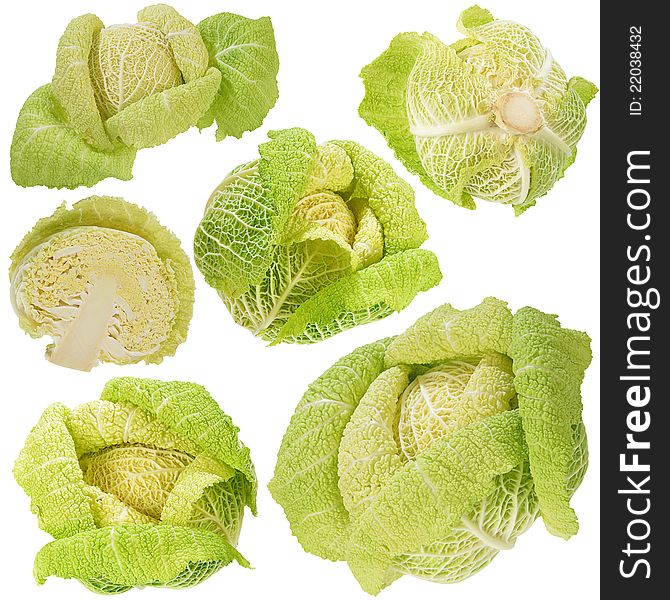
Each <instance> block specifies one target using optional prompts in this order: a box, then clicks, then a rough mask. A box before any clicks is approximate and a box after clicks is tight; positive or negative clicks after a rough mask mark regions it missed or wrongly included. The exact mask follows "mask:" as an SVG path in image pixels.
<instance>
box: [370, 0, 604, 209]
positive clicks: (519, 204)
mask: <svg viewBox="0 0 670 600" xmlns="http://www.w3.org/2000/svg"><path fill="white" fill-rule="evenodd" d="M457 27H458V30H459V31H460V32H461V33H462V34H463V35H465V36H466V37H465V39H462V40H459V41H458V42H456V43H454V44H452V45H450V46H448V45H446V44H444V43H442V42H441V41H440V40H439V39H437V38H436V37H434V36H433V35H431V34H429V33H424V34H422V35H419V34H418V33H401V34H399V35H398V36H396V37H395V38H394V39H393V41H392V42H391V45H390V46H389V48H388V49H387V50H386V51H384V52H383V53H382V54H381V55H380V56H379V57H378V58H377V59H375V60H374V61H373V62H372V63H370V64H369V65H368V66H366V67H365V68H364V69H363V70H362V71H361V77H362V78H363V82H364V84H365V98H364V99H363V101H362V103H361V105H360V107H359V113H360V115H361V117H363V119H364V120H365V121H366V122H367V123H368V124H369V125H372V126H373V127H375V128H376V129H378V130H379V131H380V132H381V133H382V135H383V136H384V137H385V138H386V141H387V142H388V144H389V146H390V147H391V148H392V149H393V150H394V152H395V154H396V156H397V157H398V159H399V160H400V161H401V162H402V163H403V164H404V165H405V166H406V167H407V168H408V169H409V170H410V171H412V172H413V173H415V174H417V175H418V176H419V177H420V179H421V181H422V182H423V183H424V184H425V185H426V186H427V187H429V188H430V189H431V190H432V191H433V192H435V193H436V194H438V195H440V196H443V197H444V198H447V199H448V200H451V201H452V202H454V203H455V204H457V205H459V206H464V207H465V208H475V203H474V201H473V198H481V199H483V200H488V201H491V202H497V203H501V204H511V205H512V206H513V207H514V211H515V213H516V214H517V215H519V214H521V213H523V212H524V211H525V210H526V209H528V208H530V207H531V206H533V205H534V204H535V202H536V200H537V199H538V198H539V197H540V196H543V195H544V194H546V193H547V192H548V191H549V190H550V189H551V188H552V187H553V185H554V183H556V181H557V180H558V179H560V178H561V177H562V176H563V174H564V172H565V170H566V169H567V168H568V167H569V166H570V165H571V164H572V163H573V162H574V160H575V156H576V153H577V142H578V141H579V139H580V138H581V136H582V133H583V132H584V128H585V126H586V106H587V105H588V103H589V102H590V101H591V100H592V99H593V97H594V96H595V95H596V93H597V88H596V86H595V85H593V84H592V83H590V82H589V81H586V80H585V79H583V78H581V77H573V78H571V79H568V78H567V77H566V75H565V73H564V71H563V69H561V67H560V65H559V64H558V63H557V62H556V60H555V59H554V57H553V55H552V53H551V52H550V51H549V50H548V49H547V48H545V47H544V46H543V45H542V44H541V42H540V40H539V39H538V38H537V37H536V36H535V35H534V34H533V33H532V32H531V31H530V30H529V29H528V28H526V27H524V26H523V25H519V24H518V23H514V22H512V21H500V20H494V18H493V16H492V15H491V13H490V12H489V11H487V10H484V9H482V8H479V7H478V6H473V7H471V8H469V9H467V10H465V11H463V13H462V14H461V16H460V19H459V21H458V24H457Z"/></svg>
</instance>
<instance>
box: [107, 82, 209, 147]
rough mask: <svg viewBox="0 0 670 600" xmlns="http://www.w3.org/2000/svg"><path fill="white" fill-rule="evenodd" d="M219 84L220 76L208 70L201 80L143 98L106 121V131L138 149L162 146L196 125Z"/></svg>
mask: <svg viewBox="0 0 670 600" xmlns="http://www.w3.org/2000/svg"><path fill="white" fill-rule="evenodd" d="M220 81H221V74H220V73H219V72H218V71H217V70H216V69H208V70H207V72H206V73H205V74H204V75H203V76H202V77H198V78H197V79H193V80H192V81H189V82H187V83H184V84H182V85H178V86H176V87H173V88H170V89H168V90H165V91H164V92H161V93H159V94H152V95H150V96H146V97H145V98H142V99H141V100H138V101H137V102H134V103H133V104H131V105H129V106H126V107H125V108H124V109H123V110H122V111H120V112H118V113H117V114H115V115H114V116H112V117H110V118H109V119H107V122H106V126H107V132H108V133H109V135H110V136H111V137H112V138H114V139H117V138H118V139H119V140H121V142H123V143H124V144H125V145H126V146H131V147H133V148H137V149H138V150H139V149H142V148H151V147H152V146H158V145H160V144H164V143H165V142H167V141H168V140H170V139H172V138H173V137H175V136H176V135H178V134H180V133H183V132H184V131H186V130H187V129H190V128H191V127H193V126H194V125H195V124H196V122H197V120H198V118H199V117H198V115H201V114H202V113H203V112H204V111H205V110H207V107H208V106H210V105H211V104H212V100H213V99H214V95H215V94H216V90H217V89H218V87H219V83H220Z"/></svg>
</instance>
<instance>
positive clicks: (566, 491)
mask: <svg viewBox="0 0 670 600" xmlns="http://www.w3.org/2000/svg"><path fill="white" fill-rule="evenodd" d="M589 346H590V338H589V337H588V336H587V335H586V334H585V333H583V332H581V331H573V330H571V329H564V328H562V327H561V326H560V324H559V323H558V321H557V320H556V317H555V316H553V315H547V314H545V313H542V312H540V311H539V310H536V309H534V308H529V307H527V308H522V309H521V310H519V311H518V312H517V313H516V314H515V315H514V321H513V334H512V343H511V345H510V350H509V355H510V356H511V357H512V360H513V361H514V375H515V378H514V385H515V388H516V390H517V395H518V398H519V411H520V413H521V417H522V420H523V429H524V433H525V435H526V440H527V442H528V454H529V458H530V470H531V474H532V476H533V481H534V485H535V491H536V493H537V495H538V498H539V501H540V511H541V513H542V519H543V521H544V523H545V525H546V527H547V529H548V530H549V532H550V533H553V534H554V535H558V536H560V537H563V538H566V539H567V538H569V537H571V536H572V535H574V534H575V533H577V529H578V524H577V516H576V515H575V512H574V510H573V509H572V508H571V507H570V497H571V496H572V493H573V491H574V490H573V489H571V486H570V484H569V482H570V476H571V473H572V472H573V471H574V467H573V463H574V455H575V453H576V449H575V427H578V426H579V425H580V423H581V415H582V402H581V393H580V386H581V383H582V380H583V378H584V371H585V370H586V368H587V367H588V366H589V364H590V362H591V350H590V347H589Z"/></svg>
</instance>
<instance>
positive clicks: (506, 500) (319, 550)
mask: <svg viewBox="0 0 670 600" xmlns="http://www.w3.org/2000/svg"><path fill="white" fill-rule="evenodd" d="M589 343H590V340H589V338H588V336H587V335H586V334H584V333H582V332H579V331H573V330H570V329H566V328H564V327H561V325H560V324H559V322H558V321H557V320H556V317H554V316H553V315H547V314H545V313H542V312H540V311H539V310H536V309H534V308H529V307H526V308H522V309H520V310H519V311H517V312H516V313H514V314H513V313H512V312H511V311H510V310H509V309H508V307H507V305H506V304H505V303H504V302H502V301H500V300H497V299H495V298H486V299H485V300H484V301H483V302H482V303H481V304H480V305H478V306H476V307H474V308H471V309H467V310H457V309H455V308H454V307H452V306H451V305H449V304H446V305H444V306H441V307H439V308H437V309H435V310H434V311H432V312H431V313H428V314H427V315H425V316H423V317H421V318H420V319H419V320H418V321H417V322H416V323H415V324H414V325H412V326H411V327H410V328H409V329H407V330H406V331H405V332H404V333H402V334H400V335H398V336H397V337H395V338H388V339H385V340H380V341H378V342H376V343H373V344H369V345H367V346H363V347H361V348H358V349H357V350H355V351H354V352H352V353H351V354H349V355H348V356H345V357H344V358H342V359H341V360H339V361H338V362H337V363H335V365H333V366H332V367H331V368H330V369H328V370H327V371H326V372H325V373H324V374H323V375H322V376H321V377H320V378H319V379H317V380H316V381H315V382H313V383H312V384H311V385H310V386H309V388H308V390H307V392H306V393H305V395H304V396H303V398H302V400H301V401H300V403H299V404H298V406H297V408H296V410H295V413H294V415H293V417H292V419H291V422H290V424H289V426H288V428H287V430H286V433H285V434H284V439H283V441H282V445H281V447H280V450H279V454H278V457H277V464H276V466H275V472H274V477H273V479H272V481H271V482H270V484H269V488H270V491H271V493H272V495H273V497H274V499H275V500H276V501H277V502H278V503H279V504H280V505H281V506H282V508H283V509H284V511H285V513H286V517H287V519H288V521H289V523H290V525H291V529H292V531H293V534H294V535H295V536H296V537H297V538H298V541H299V542H300V543H301V545H302V546H303V548H304V549H305V550H306V551H308V552H311V553H313V554H316V555H317V556H321V557H323V558H326V559H328V560H334V561H346V562H347V563H348V565H349V567H350V569H351V571H352V573H353V574H354V576H355V577H356V579H357V580H358V582H359V583H360V585H361V587H362V588H363V590H365V591H366V592H368V593H371V594H377V593H378V592H380V591H381V590H382V589H384V588H385V587H387V586H388V585H390V584H391V583H393V581H395V580H396V579H398V577H400V576H402V575H403V574H409V575H413V576H416V577H420V578H422V579H428V580H430V581H437V582H442V583H453V582H457V581H461V580H463V579H466V578H467V577H470V576H471V575H474V574H475V573H477V572H478V571H480V570H481V569H483V568H484V567H486V566H487V565H488V564H489V563H490V562H491V561H492V560H493V559H494V558H495V557H496V556H497V555H498V553H499V552H501V551H504V550H509V549H511V548H513V546H514V544H515V541H516V539H517V538H518V536H519V535H521V534H522V533H523V532H525V531H526V530H528V529H529V528H530V527H531V526H532V524H533V523H534V521H535V520H536V519H537V518H538V517H542V520H543V521H544V524H545V526H546V528H547V530H548V531H549V532H550V533H552V534H554V535H557V536H559V537H563V538H566V539H567V538H569V537H570V536H572V535H574V534H575V533H576V532H577V517H576V515H575V513H574V510H573V509H572V508H571V506H570V500H571V498H572V495H573V494H574V492H575V490H576V489H577V488H578V487H579V485H580V483H581V481H582V479H583V477H584V474H585V472H586V468H587V463H588V449H587V444H586V434H585V428H584V424H583V422H582V418H581V412H582V406H581V397H580V386H581V382H582V379H583V377H584V372H585V370H586V368H587V367H588V365H589V363H590V360H591V352H590V348H589Z"/></svg>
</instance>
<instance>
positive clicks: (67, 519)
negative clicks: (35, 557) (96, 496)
mask: <svg viewBox="0 0 670 600" xmlns="http://www.w3.org/2000/svg"><path fill="white" fill-rule="evenodd" d="M68 416H69V410H68V409H67V408H66V407H65V406H63V405H62V404H52V405H51V406H49V407H48V408H47V409H46V410H45V411H44V413H42V416H41V417H40V420H39V421H38V423H37V425H35V427H34V428H33V430H32V431H31V432H30V435H29V436H28V439H27V440H26V443H25V446H24V447H23V449H22V450H21V453H20V454H19V457H18V458H17V460H16V464H15V465H14V477H15V478H16V481H17V482H18V484H19V485H20V486H21V487H22V488H23V490H24V491H25V492H26V494H27V495H28V496H30V499H31V508H32V510H33V512H34V513H35V514H36V515H37V518H38V522H39V526H40V529H43V530H44V531H46V532H47V533H50V534H51V535H52V536H53V537H55V538H57V539H58V538H65V537H68V536H71V535H74V534H76V533H80V532H85V531H89V530H91V529H94V528H95V523H94V522H93V516H92V515H91V512H90V509H89V501H88V497H87V494H86V484H85V483H84V478H83V476H82V472H81V469H80V468H79V461H78V457H77V452H76V450H75V446H74V442H73V440H72V437H71V435H70V432H69V431H68V427H67V419H68Z"/></svg>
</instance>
